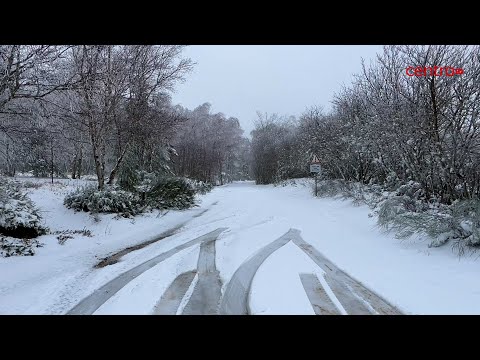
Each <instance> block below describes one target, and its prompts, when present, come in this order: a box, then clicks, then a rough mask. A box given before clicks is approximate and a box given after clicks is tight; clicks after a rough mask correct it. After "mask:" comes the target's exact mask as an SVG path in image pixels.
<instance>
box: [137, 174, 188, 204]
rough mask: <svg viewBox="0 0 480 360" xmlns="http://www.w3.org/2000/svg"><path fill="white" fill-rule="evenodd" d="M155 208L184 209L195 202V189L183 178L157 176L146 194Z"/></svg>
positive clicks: (148, 200)
mask: <svg viewBox="0 0 480 360" xmlns="http://www.w3.org/2000/svg"><path fill="white" fill-rule="evenodd" d="M147 203H148V205H150V206H151V207H153V208H155V209H171V208H174V209H186V208H189V207H191V206H193V205H194V204H195V190H194V188H193V186H192V185H190V184H189V183H188V182H187V181H186V180H185V179H184V178H180V177H159V178H157V179H156V181H155V183H154V184H153V186H152V188H151V190H150V192H149V193H148V194H147Z"/></svg>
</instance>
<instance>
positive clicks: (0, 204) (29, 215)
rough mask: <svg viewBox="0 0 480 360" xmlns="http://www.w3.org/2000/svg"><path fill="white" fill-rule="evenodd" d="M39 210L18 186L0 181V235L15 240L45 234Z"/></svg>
mask: <svg viewBox="0 0 480 360" xmlns="http://www.w3.org/2000/svg"><path fill="white" fill-rule="evenodd" d="M41 219H42V218H41V216H40V212H39V210H38V209H37V208H36V207H35V205H34V203H33V202H32V200H30V199H29V198H28V197H27V195H25V194H24V193H23V192H22V191H21V188H20V185H19V184H17V183H14V182H11V181H6V180H5V179H2V180H0V234H3V235H6V236H12V237H16V238H28V239H31V238H34V237H37V236H39V235H43V234H45V233H46V232H47V231H48V229H47V228H45V227H44V226H42V224H41Z"/></svg>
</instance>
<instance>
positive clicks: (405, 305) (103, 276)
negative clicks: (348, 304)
mask: <svg viewBox="0 0 480 360" xmlns="http://www.w3.org/2000/svg"><path fill="white" fill-rule="evenodd" d="M28 181H39V182H42V183H45V184H44V185H43V186H42V187H40V188H38V189H29V192H30V196H31V198H32V200H33V201H34V202H35V203H36V204H37V205H38V206H39V207H40V208H41V209H42V212H43V215H44V217H45V222H46V225H47V226H49V227H50V228H51V230H53V231H55V230H65V229H70V230H81V229H83V228H87V229H89V230H91V232H92V233H93V235H94V236H93V237H91V238H90V237H83V236H81V235H75V237H74V238H73V239H69V240H67V242H66V243H65V244H64V245H60V244H58V241H57V239H56V238H55V236H54V235H46V236H42V237H41V238H40V240H41V241H42V242H43V243H45V246H44V247H42V248H38V249H36V252H37V253H36V255H35V256H33V257H10V258H0V313H1V314H63V313H66V312H67V311H68V310H69V309H70V308H72V307H73V306H74V305H75V304H77V303H78V302H79V301H80V300H81V299H83V298H84V297H86V296H87V295H89V294H91V293H92V292H93V291H94V290H95V289H97V288H99V287H100V286H102V285H104V284H105V283H107V282H108V281H110V280H112V279H113V278H115V277H116V276H118V275H119V274H121V273H123V272H125V271H127V270H129V269H131V268H133V267H134V266H137V265H139V264H141V263H143V262H145V261H146V260H149V259H152V258H154V257H155V256H157V255H159V254H160V253H162V252H165V251H167V250H170V249H172V248H174V247H176V246H178V245H180V244H183V243H185V242H187V241H190V240H192V239H194V238H196V237H198V236H201V235H204V234H206V233H207V232H210V231H213V230H215V229H217V228H220V227H226V228H228V229H227V230H226V231H224V232H222V233H221V234H220V236H219V238H218V240H217V242H216V266H217V269H218V270H219V272H220V277H221V279H222V283H223V290H224V289H225V285H226V283H227V282H228V281H229V279H230V278H231V276H232V275H233V273H234V272H235V271H236V269H237V268H238V267H239V266H240V265H241V264H242V263H243V262H244V261H245V260H246V259H248V258H249V257H250V256H251V255H252V254H254V253H255V252H256V251H257V250H259V249H260V248H262V247H264V246H265V245H267V244H269V243H271V242H272V241H274V240H276V239H277V238H279V237H280V236H282V235H283V234H285V233H286V232H287V231H288V230H289V229H290V228H296V229H298V230H300V232H301V237H302V238H303V239H304V240H305V241H307V242H308V243H310V244H311V245H313V246H314V247H315V248H316V249H317V250H318V251H320V252H321V253H323V254H324V255H325V256H326V257H328V258H329V259H330V260H331V261H333V262H334V263H336V265H337V266H338V267H339V268H341V269H343V270H344V271H346V272H347V273H349V274H350V275H351V276H352V277H354V278H356V279H357V280H359V281H360V282H362V283H363V284H365V285H366V286H368V287H369V288H371V289H372V290H374V291H375V292H376V293H378V294H380V295H381V296H383V297H384V298H386V299H387V300H389V301H390V302H391V303H392V304H394V305H396V306H397V307H398V308H400V309H401V310H402V311H403V312H405V313H413V314H480V282H478V281H477V279H478V276H479V275H480V261H477V260H476V256H470V257H463V258H460V259H459V258H458V257H457V256H455V255H454V254H453V253H452V251H451V250H450V248H449V247H448V246H445V247H442V248H434V249H429V248H427V244H428V241H427V240H425V241H421V239H417V240H415V241H403V242H401V241H399V240H397V239H395V238H394V235H393V234H384V233H382V232H381V231H380V230H379V229H378V228H377V227H376V224H375V218H372V217H369V216H368V214H369V213H370V209H369V208H368V207H366V206H354V205H352V203H351V202H350V201H342V200H336V199H315V198H313V197H312V194H311V191H310V188H309V187H308V186H303V185H298V186H292V185H288V186H285V187H274V186H256V185H254V183H252V182H238V183H233V184H229V185H225V186H221V187H216V188H215V189H214V190H213V191H212V192H210V193H209V194H206V195H203V196H201V197H200V199H199V203H200V206H199V207H196V208H193V209H190V210H185V211H169V212H167V213H166V214H159V213H158V212H155V213H151V214H146V215H143V216H140V217H137V218H135V220H134V221H132V220H129V219H120V220H116V219H114V218H113V217H114V216H113V215H102V216H101V221H100V222H95V221H94V219H93V218H92V217H91V216H89V215H88V214H85V213H74V212H73V211H72V210H69V209H66V208H65V207H64V206H63V204H62V203H63V197H64V196H65V194H66V193H67V192H69V191H71V190H72V189H74V188H75V187H76V186H79V185H81V184H83V183H84V182H83V181H79V180H56V183H55V184H53V185H52V184H48V180H46V179H42V180H38V179H28ZM204 210H207V211H206V212H205V213H203V214H201V213H202V211H204ZM199 214H201V215H200V216H197V217H195V215H199ZM184 222H185V225H184V227H183V228H182V229H181V231H179V232H178V233H176V234H175V235H173V236H171V237H168V238H166V239H164V240H161V241H159V242H156V243H154V244H151V245H149V246H147V247H145V248H143V249H141V250H138V251H134V252H131V253H129V254H128V255H125V256H124V257H123V258H122V259H121V260H120V261H119V262H118V263H116V264H114V265H110V266H107V267H104V268H100V269H94V268H93V266H94V265H95V264H96V263H97V262H98V261H99V259H101V258H104V257H105V256H107V255H109V254H112V253H114V252H115V251H118V250H121V249H123V248H125V247H127V246H131V245H135V244H138V243H140V242H143V241H145V240H148V239H151V238H153V237H154V236H155V235H158V234H160V233H162V232H164V231H165V230H168V229H170V228H172V227H174V226H176V225H178V224H181V223H184ZM196 257H198V246H194V247H191V248H188V249H186V250H182V251H181V252H179V253H177V254H176V255H174V256H172V257H171V258H169V259H168V260H166V261H164V262H162V263H160V264H158V265H156V266H154V267H153V268H151V269H149V270H147V271H145V272H144V273H142V274H141V275H139V276H138V277H137V278H135V279H134V280H133V281H132V282H130V283H129V284H128V285H126V286H125V287H124V288H123V289H121V290H120V291H119V292H118V293H117V294H116V295H115V296H113V297H112V298H110V299H109V300H108V301H107V302H106V303H104V304H103V305H102V306H101V307H100V308H99V309H98V310H97V311H96V313H97V314H110V313H120V314H122V313H128V314H147V313H151V311H152V310H153V307H154V306H155V304H156V302H157V301H158V300H159V299H160V297H161V295H162V292H163V291H165V289H166V288H167V287H168V285H169V284H170V283H171V282H172V281H173V279H174V278H175V276H177V275H178V274H179V273H180V272H185V271H189V270H192V269H194V268H195V263H196ZM299 273H317V275H318V277H319V279H320V280H321V279H322V276H321V275H322V271H321V270H320V269H319V268H318V266H316V264H315V263H313V261H312V260H311V259H310V258H309V257H308V256H307V255H306V254H305V253H303V252H302V251H301V250H300V249H299V248H298V247H297V246H295V245H294V244H292V243H288V244H287V245H285V246H283V247H282V248H280V249H279V250H277V251H276V252H275V253H273V254H272V255H271V256H270V257H269V258H268V259H267V260H266V261H265V262H264V263H263V264H262V265H261V266H260V268H259V270H258V272H257V273H256V275H255V277H254V279H253V283H252V288H251V293H250V297H249V298H250V309H251V311H252V312H253V313H255V314H313V313H314V312H313V310H312V308H311V306H310V305H309V301H308V299H307V296H306V294H305V292H304V291H303V288H302V284H301V281H300V278H299V275H298V274H299ZM190 293H191V291H190Z"/></svg>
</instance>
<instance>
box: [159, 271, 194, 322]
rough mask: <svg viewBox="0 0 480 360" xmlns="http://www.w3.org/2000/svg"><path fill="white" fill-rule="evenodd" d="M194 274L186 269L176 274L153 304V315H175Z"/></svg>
mask: <svg viewBox="0 0 480 360" xmlns="http://www.w3.org/2000/svg"><path fill="white" fill-rule="evenodd" d="M196 274H197V272H196V271H188V272H184V273H183V274H180V275H178V276H177V277H176V278H175V280H173V282H172V283H171V284H170V285H169V286H168V288H167V290H165V292H164V293H163V295H162V297H161V298H160V300H159V301H158V303H157V305H155V308H154V310H153V315H175V314H176V313H177V309H178V307H179V306H180V303H181V302H182V299H183V297H184V296H185V294H186V293H187V290H188V288H189V287H190V284H191V283H192V281H193V278H194V277H195V275H196Z"/></svg>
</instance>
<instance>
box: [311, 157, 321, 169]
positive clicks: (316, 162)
mask: <svg viewBox="0 0 480 360" xmlns="http://www.w3.org/2000/svg"><path fill="white" fill-rule="evenodd" d="M312 164H320V160H319V159H318V156H317V155H315V154H314V155H313V159H312ZM312 172H313V171H312Z"/></svg>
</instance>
